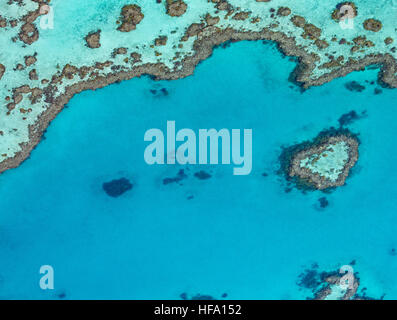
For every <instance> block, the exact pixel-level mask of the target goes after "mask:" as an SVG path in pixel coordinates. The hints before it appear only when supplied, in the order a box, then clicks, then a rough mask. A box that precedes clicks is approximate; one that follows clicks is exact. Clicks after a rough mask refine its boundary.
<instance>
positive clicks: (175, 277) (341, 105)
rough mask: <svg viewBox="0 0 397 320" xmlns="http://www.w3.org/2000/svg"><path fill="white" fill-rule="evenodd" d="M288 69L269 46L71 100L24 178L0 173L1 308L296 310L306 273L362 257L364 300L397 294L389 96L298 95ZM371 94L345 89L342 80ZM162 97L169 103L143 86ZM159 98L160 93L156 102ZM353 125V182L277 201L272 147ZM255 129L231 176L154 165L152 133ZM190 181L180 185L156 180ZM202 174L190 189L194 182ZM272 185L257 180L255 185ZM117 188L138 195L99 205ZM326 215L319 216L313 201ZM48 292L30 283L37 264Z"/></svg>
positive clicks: (35, 279) (230, 51)
mask: <svg viewBox="0 0 397 320" xmlns="http://www.w3.org/2000/svg"><path fill="white" fill-rule="evenodd" d="M294 67H295V63H294V62H293V61H290V60H289V59H288V58H283V57H282V56H281V54H280V53H279V52H278V51H277V49H276V48H275V46H274V44H269V43H265V44H264V43H262V42H242V43H237V44H233V45H231V46H230V47H228V48H226V49H222V48H218V49H216V50H215V52H214V55H213V56H212V57H211V58H210V59H208V60H207V61H204V62H202V63H201V64H200V65H199V66H198V67H197V69H196V72H195V74H194V75H193V76H191V77H188V78H185V79H181V80H177V81H171V82H168V81H161V82H155V81H153V80H151V79H150V78H149V77H142V78H139V79H138V78H137V79H132V80H130V81H125V82H122V83H120V84H115V85H111V86H109V87H106V88H104V89H101V90H97V91H96V92H93V91H87V92H83V93H81V94H79V95H77V96H76V97H74V98H73V99H72V100H71V101H70V103H69V104H68V108H66V109H65V110H63V111H62V112H61V114H60V115H59V116H58V117H57V118H56V120H55V121H54V122H53V123H52V125H51V126H50V127H49V128H48V131H47V133H46V135H45V137H46V139H45V140H43V141H42V143H41V144H40V145H39V146H38V147H37V148H36V149H35V150H34V152H33V153H32V155H31V157H30V159H28V160H27V161H26V162H24V163H23V164H22V165H21V166H20V167H19V168H18V169H15V170H10V171H7V172H6V173H4V174H2V175H1V176H0V208H1V214H0V297H1V298H5V299H12V298H28V299H36V298H40V299H59V298H61V297H62V298H66V299H84V298H91V299H101V298H108V299H127V298H128V299H179V295H180V294H181V293H183V292H187V293H188V294H190V295H191V294H197V293H201V294H208V295H212V296H214V297H217V298H218V297H220V296H221V294H223V293H227V294H228V298H230V299H304V298H306V297H308V296H311V293H310V291H307V290H304V289H303V290H302V289H301V288H300V287H299V286H298V285H297V281H298V277H299V275H300V274H301V272H302V271H303V270H304V269H305V268H307V267H310V265H311V264H313V263H318V264H319V266H320V268H321V269H323V270H329V271H330V270H336V269H338V268H339V267H340V266H342V265H344V264H348V263H350V262H351V261H352V260H356V264H355V265H354V270H355V271H357V272H359V276H360V280H361V286H362V287H366V288H367V293H368V295H370V296H372V297H375V298H379V297H380V296H381V295H383V294H386V296H385V298H386V299H391V298H394V299H395V298H397V279H396V278H395V276H394V275H395V272H394V271H395V269H396V267H397V257H395V256H392V255H390V254H389V252H390V250H391V249H392V248H393V247H394V246H397V238H396V221H397V218H396V217H395V214H396V207H397V197H396V188H395V183H396V180H397V174H396V173H395V171H394V166H395V162H396V160H397V151H396V150H397V140H396V139H395V138H394V137H395V134H396V133H397V127H396V124H395V117H396V115H397V110H396V108H395V106H394V101H396V97H397V91H393V90H387V89H383V91H382V93H381V94H379V95H375V94H374V88H375V87H376V84H374V85H371V84H369V83H367V82H366V81H369V82H370V81H375V80H376V77H377V70H367V71H365V72H359V73H354V74H351V75H349V76H347V77H345V78H343V79H336V80H334V81H333V82H331V83H329V84H326V85H324V86H322V87H317V88H312V89H310V90H308V91H306V92H304V93H301V92H300V91H299V90H298V88H297V87H296V86H293V85H292V84H291V83H289V82H288V76H289V73H290V72H291V71H292V70H293V68H294ZM353 80H355V81H358V82H359V83H361V84H363V85H365V87H366V90H364V91H363V92H351V91H348V90H347V89H346V88H345V84H346V82H349V81H353ZM161 88H166V90H167V92H168V95H164V94H155V95H154V94H153V93H152V92H151V91H150V90H153V89H157V90H159V89H161ZM157 92H161V91H157ZM351 110H355V111H356V112H358V113H361V112H363V111H366V112H367V115H368V116H367V117H365V118H363V119H360V120H358V121H356V122H354V123H353V124H351V125H349V129H350V130H351V131H353V132H355V133H358V134H359V138H360V140H361V145H360V149H359V151H360V158H359V161H358V163H357V165H356V167H355V168H354V170H353V173H352V176H351V177H350V178H349V179H348V180H347V185H346V186H344V187H341V188H338V189H337V190H335V191H334V192H332V193H330V194H324V193H321V192H310V193H306V194H304V193H302V192H301V191H298V190H292V191H291V192H288V193H287V192H285V189H286V186H287V185H286V183H285V181H284V179H283V178H282V177H280V176H278V175H277V174H276V171H277V169H278V156H279V154H280V152H281V147H282V146H289V145H292V144H295V143H299V142H301V141H303V140H306V139H311V138H313V137H315V136H316V135H317V134H318V133H319V132H320V131H321V130H323V129H327V128H330V127H331V126H335V127H336V126H338V119H339V118H340V117H341V116H342V115H343V114H345V113H347V112H349V111H351ZM167 120H175V121H176V127H177V129H182V128H191V129H194V130H198V129H200V128H212V127H213V128H216V129H221V128H228V129H230V130H231V129H234V128H237V129H244V128H252V129H253V170H252V172H251V174H250V175H248V176H233V174H232V169H233V167H232V166H220V165H219V166H210V165H208V166H188V167H181V166H178V165H164V166H148V165H147V164H146V163H145V162H144V158H143V153H144V149H145V147H146V145H147V143H145V142H144V140H143V136H144V133H145V131H146V130H148V129H150V128H160V129H163V130H165V128H166V121H167ZM180 169H184V170H185V173H186V174H187V176H188V177H187V178H186V179H184V180H183V181H181V183H180V184H177V183H174V184H167V185H164V184H163V182H162V181H163V179H165V178H168V177H174V176H176V175H177V173H178V171H179V170H180ZM200 170H205V171H206V172H208V173H210V174H211V176H212V177H211V178H210V179H207V180H199V179H197V178H195V177H194V173H196V172H198V171H200ZM263 173H267V176H263ZM121 177H126V178H128V179H129V180H130V181H131V182H132V183H133V184H134V188H133V189H132V190H131V191H128V192H126V193H125V194H123V195H122V196H121V197H119V198H112V197H109V196H108V195H107V194H106V193H105V192H104V191H103V189H102V184H103V183H104V182H108V181H110V180H113V179H118V178H121ZM324 196H325V197H326V198H327V199H328V201H329V206H328V207H327V208H325V209H321V210H320V209H319V204H318V203H319V202H318V199H319V198H320V197H324ZM46 264H49V265H51V266H53V268H54V271H55V289H54V290H47V291H43V290H41V289H40V287H39V278H40V274H39V268H40V266H41V265H46Z"/></svg>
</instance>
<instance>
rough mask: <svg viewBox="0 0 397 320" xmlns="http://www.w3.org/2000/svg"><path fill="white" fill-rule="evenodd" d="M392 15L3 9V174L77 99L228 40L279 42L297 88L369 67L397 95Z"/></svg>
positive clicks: (252, 5) (298, 10)
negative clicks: (293, 62) (292, 61)
mask: <svg viewBox="0 0 397 320" xmlns="http://www.w3.org/2000/svg"><path fill="white" fill-rule="evenodd" d="M395 14H396V10H395V8H394V6H393V2H392V1H387V0H382V1H377V2H376V3H374V2H370V1H364V0H360V1H355V2H354V3H353V2H339V1H334V0H332V1H327V3H321V4H319V3H317V2H314V1H313V2H312V3H302V2H301V1H297V0H295V1H286V0H271V1H264V0H262V1H259V0H244V1H241V0H229V1H226V0H211V1H205V0H200V1H197V0H195V1H193V0H190V1H187V0H184V1H182V0H167V1H164V0H163V1H161V0H156V1H155V0H153V1H147V0H146V1H144V0H135V1H127V0H96V1H90V2H82V1H77V0H69V1H58V0H53V1H51V3H49V2H47V1H43V0H8V1H3V2H2V3H1V4H0V47H1V48H2V49H1V51H0V101H1V104H0V172H3V171H5V170H7V169H9V168H14V167H16V166H18V165H19V164H20V163H21V162H22V161H23V160H25V159H26V158H27V157H28V156H29V154H30V152H31V151H32V149H33V148H34V147H35V146H36V145H37V144H38V143H39V141H40V139H41V137H42V135H43V132H44V131H45V130H46V128H47V127H48V125H49V123H50V122H51V120H53V119H54V118H55V116H56V115H57V114H58V113H59V112H60V111H61V110H62V108H63V107H64V105H65V104H66V103H67V102H68V101H69V100H70V99H71V98H72V97H73V96H74V94H76V93H79V92H81V91H84V90H88V89H97V88H101V87H104V86H106V85H108V84H111V83H115V82H118V81H121V80H126V79H131V78H133V77H139V76H141V75H144V74H149V75H152V76H153V77H154V78H155V79H169V80H173V79H179V78H182V77H186V76H188V75H191V74H192V73H193V71H194V68H195V66H196V65H197V64H198V63H199V62H200V61H201V60H204V59H206V58H208V57H209V56H210V55H211V53H212V49H213V47H214V46H217V45H219V44H221V43H224V42H226V41H240V40H260V39H264V40H272V41H276V42H277V43H278V44H279V47H280V49H281V50H282V51H283V52H284V53H285V54H286V55H290V56H296V57H298V58H299V64H298V66H297V68H296V69H295V70H294V72H293V74H292V75H291V79H293V80H294V81H295V82H296V83H298V84H300V85H301V86H302V87H304V88H309V87H310V86H314V85H321V84H323V83H325V82H328V81H331V80H332V79H334V78H335V77H341V76H344V75H346V74H348V73H349V72H352V71H355V70H362V69H363V68H364V67H366V66H368V65H373V64H376V65H379V66H380V68H381V71H380V73H379V82H380V83H381V84H382V85H385V86H389V87H397V79H396V71H397V65H396V57H397V53H396V47H395V46H394V41H395V39H394V37H395ZM349 21H353V22H354V24H353V25H350V26H347V27H346V25H347V24H346V23H345V22H349Z"/></svg>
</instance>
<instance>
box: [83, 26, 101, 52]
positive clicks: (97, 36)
mask: <svg viewBox="0 0 397 320" xmlns="http://www.w3.org/2000/svg"><path fill="white" fill-rule="evenodd" d="M85 41H86V46H87V47H88V48H91V49H97V48H99V47H100V46H101V42H100V41H101V30H98V31H92V32H90V33H89V34H88V35H87V36H86V37H85Z"/></svg>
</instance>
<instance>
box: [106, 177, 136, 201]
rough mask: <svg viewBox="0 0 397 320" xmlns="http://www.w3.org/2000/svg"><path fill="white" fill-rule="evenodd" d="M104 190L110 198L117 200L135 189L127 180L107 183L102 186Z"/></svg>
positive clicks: (122, 179)
mask: <svg viewBox="0 0 397 320" xmlns="http://www.w3.org/2000/svg"><path fill="white" fill-rule="evenodd" d="M102 188H103V190H104V191H105V192H106V194H107V195H108V196H109V197H113V198H117V197H120V196H121V195H122V194H124V193H125V192H127V191H129V190H131V189H132V188H133V184H132V183H131V182H130V181H129V180H128V179H126V178H121V179H116V180H112V181H109V182H105V183H104V184H103V185H102Z"/></svg>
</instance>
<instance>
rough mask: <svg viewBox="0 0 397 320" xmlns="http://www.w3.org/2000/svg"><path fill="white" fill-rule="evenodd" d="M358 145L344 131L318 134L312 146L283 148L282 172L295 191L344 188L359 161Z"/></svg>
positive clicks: (348, 133) (281, 158)
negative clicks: (293, 184)
mask: <svg viewBox="0 0 397 320" xmlns="http://www.w3.org/2000/svg"><path fill="white" fill-rule="evenodd" d="M358 146H359V141H358V139H357V137H355V136H354V135H353V134H351V133H350V132H349V131H348V130H347V129H340V130H333V129H331V130H329V131H323V132H321V133H320V134H319V135H318V136H317V137H316V138H315V139H314V140H313V141H312V142H303V143H300V144H298V145H295V146H292V147H289V148H286V149H285V150H284V151H283V153H282V155H281V156H280V160H281V169H282V171H283V172H284V174H285V175H286V177H287V179H288V180H290V181H293V182H295V183H296V185H297V186H298V188H303V189H317V190H324V189H329V188H334V187H339V186H343V185H344V184H345V181H346V179H347V177H348V176H349V172H350V169H351V168H352V167H353V166H354V165H355V164H356V162H357V160H358Z"/></svg>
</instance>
